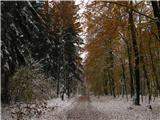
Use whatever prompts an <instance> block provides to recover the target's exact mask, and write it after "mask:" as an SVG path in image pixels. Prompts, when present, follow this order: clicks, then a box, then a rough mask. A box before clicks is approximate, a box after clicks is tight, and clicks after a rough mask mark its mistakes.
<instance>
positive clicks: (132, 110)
mask: <svg viewBox="0 0 160 120" xmlns="http://www.w3.org/2000/svg"><path fill="white" fill-rule="evenodd" d="M91 105H92V106H93V107H95V108H96V109H98V111H100V112H102V113H104V114H107V116H108V118H109V120H160V98H156V100H155V101H154V102H151V104H150V105H151V106H152V110H151V109H149V107H148V104H147V100H144V101H143V103H141V105H140V106H134V105H133V101H132V100H131V99H129V100H128V101H127V99H126V98H121V97H120V98H115V99H114V98H113V97H111V96H107V97H106V96H105V97H104V96H102V97H100V98H99V99H98V98H96V97H93V96H92V97H91Z"/></svg>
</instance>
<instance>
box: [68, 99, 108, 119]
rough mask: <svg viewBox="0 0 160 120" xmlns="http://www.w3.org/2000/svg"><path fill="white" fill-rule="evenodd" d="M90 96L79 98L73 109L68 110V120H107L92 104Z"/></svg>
mask: <svg viewBox="0 0 160 120" xmlns="http://www.w3.org/2000/svg"><path fill="white" fill-rule="evenodd" d="M90 102H91V101H90V99H89V97H88V96H80V97H78V98H77V101H76V103H75V104H74V106H73V108H72V109H70V110H68V111H67V112H66V113H65V114H66V119H67V120H107V116H106V115H105V114H104V113H101V112H99V111H98V110H97V109H96V108H95V107H93V106H92V105H91V104H90Z"/></svg>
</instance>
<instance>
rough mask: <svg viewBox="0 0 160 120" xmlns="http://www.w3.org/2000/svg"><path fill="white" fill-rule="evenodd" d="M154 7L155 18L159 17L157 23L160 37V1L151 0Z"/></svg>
mask: <svg viewBox="0 0 160 120" xmlns="http://www.w3.org/2000/svg"><path fill="white" fill-rule="evenodd" d="M151 3H152V7H153V13H154V16H155V18H157V21H156V24H157V29H158V35H159V39H160V2H159V3H158V1H153V0H151Z"/></svg>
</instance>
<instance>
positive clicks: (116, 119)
mask: <svg viewBox="0 0 160 120" xmlns="http://www.w3.org/2000/svg"><path fill="white" fill-rule="evenodd" d="M150 105H151V106H152V110H151V109H149V106H148V103H147V98H146V99H144V100H143V102H141V105H140V106H134V105H133V101H132V100H131V99H129V100H127V99H126V98H121V97H119V98H113V97H111V96H101V97H100V98H96V97H94V96H91V97H90V99H87V97H86V96H77V97H74V98H70V99H67V98H65V100H64V101H61V99H60V98H54V99H51V100H48V101H43V102H40V101H37V102H36V103H33V104H30V105H28V106H27V105H26V104H24V103H21V104H20V103H19V104H14V105H10V106H7V107H2V120H18V119H17V117H18V118H19V120H75V119H76V120H86V119H87V120H100V119H102V120H160V98H156V99H155V101H154V102H153V101H152V102H151V103H150ZM97 118H98V119H97Z"/></svg>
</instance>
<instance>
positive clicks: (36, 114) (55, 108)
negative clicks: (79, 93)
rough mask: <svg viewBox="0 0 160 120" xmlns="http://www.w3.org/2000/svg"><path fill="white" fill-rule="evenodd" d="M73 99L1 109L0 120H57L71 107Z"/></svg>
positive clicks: (52, 100) (15, 105) (17, 105)
mask: <svg viewBox="0 0 160 120" xmlns="http://www.w3.org/2000/svg"><path fill="white" fill-rule="evenodd" d="M74 101H75V98H70V99H68V98H65V100H64V101H62V100H61V99H60V98H54V99H51V100H48V101H43V102H40V101H37V102H36V103H33V104H29V105H28V106H27V105H26V104H24V103H18V104H14V105H10V106H7V107H2V120H18V119H17V118H19V120H57V119H60V117H61V116H60V114H62V113H63V111H66V110H68V109H70V108H71V107H72V104H73V103H74Z"/></svg>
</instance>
